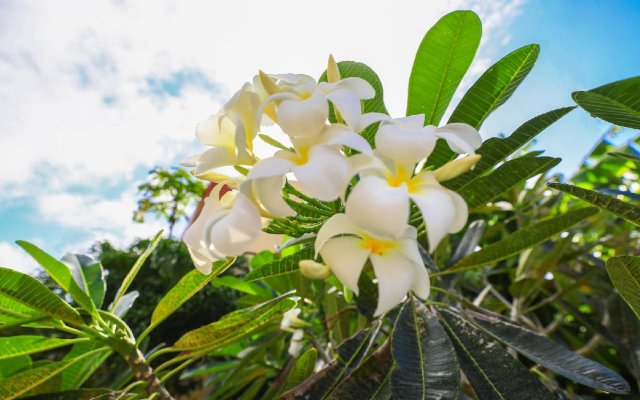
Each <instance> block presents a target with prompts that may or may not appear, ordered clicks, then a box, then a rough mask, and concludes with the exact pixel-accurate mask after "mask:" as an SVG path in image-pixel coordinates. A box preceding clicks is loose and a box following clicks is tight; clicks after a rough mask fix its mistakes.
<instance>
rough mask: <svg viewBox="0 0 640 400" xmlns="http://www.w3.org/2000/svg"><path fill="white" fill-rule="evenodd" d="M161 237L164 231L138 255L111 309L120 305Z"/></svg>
mask: <svg viewBox="0 0 640 400" xmlns="http://www.w3.org/2000/svg"><path fill="white" fill-rule="evenodd" d="M161 239H162V231H160V232H158V233H157V234H156V235H155V236H154V237H153V239H152V240H151V243H150V244H149V247H147V249H146V250H145V251H144V253H142V254H141V255H140V257H138V259H137V260H136V262H135V264H133V267H131V270H130V271H129V273H128V274H127V276H125V277H124V279H123V280H122V284H121V285H120V288H119V289H118V292H117V293H116V296H115V298H114V300H113V303H111V307H110V309H111V310H113V309H114V308H116V307H117V306H118V303H119V302H120V299H121V298H122V296H124V294H125V293H127V290H128V289H129V286H131V284H132V283H133V280H134V279H135V278H136V276H137V275H138V272H140V268H142V265H143V264H144V262H145V261H146V260H147V258H149V256H150V255H151V253H153V250H155V248H156V247H157V246H158V243H160V240H161Z"/></svg>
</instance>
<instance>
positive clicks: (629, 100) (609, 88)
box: [572, 77, 640, 129]
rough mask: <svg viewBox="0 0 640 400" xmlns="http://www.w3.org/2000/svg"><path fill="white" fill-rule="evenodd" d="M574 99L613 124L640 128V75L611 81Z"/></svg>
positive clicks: (587, 109)
mask: <svg viewBox="0 0 640 400" xmlns="http://www.w3.org/2000/svg"><path fill="white" fill-rule="evenodd" d="M572 97H573V100H574V101H575V102H576V103H578V105H579V106H580V107H582V108H584V109H585V110H586V111H587V112H589V113H590V114H591V115H592V116H594V117H597V118H600V119H603V120H605V121H607V122H610V123H612V124H616V125H620V126H626V127H628V128H634V129H640V77H634V78H629V79H624V80H622V81H617V82H613V83H609V84H607V85H604V86H600V87H597V88H595V89H591V90H588V91H584V92H574V93H573V94H572Z"/></svg>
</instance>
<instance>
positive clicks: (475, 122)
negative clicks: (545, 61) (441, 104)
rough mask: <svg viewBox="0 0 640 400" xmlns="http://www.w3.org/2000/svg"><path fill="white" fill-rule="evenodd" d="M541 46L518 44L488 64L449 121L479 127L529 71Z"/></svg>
mask: <svg viewBox="0 0 640 400" xmlns="http://www.w3.org/2000/svg"><path fill="white" fill-rule="evenodd" d="M539 53H540V46H538V45H537V44H530V45H528V46H524V47H521V48H519V49H517V50H515V51H513V52H511V53H509V54H508V55H507V56H505V57H504V58H502V59H501V60H500V61H498V62H497V63H495V64H494V65H493V66H491V67H490V68H489V69H488V70H487V71H486V72H485V73H484V74H482V76H480V78H478V80H477V81H476V83H474V84H473V86H471V88H470V89H469V90H468V91H467V93H466V94H465V95H464V97H463V98H462V100H460V103H459V104H458V107H456V109H455V110H454V111H453V113H452V114H451V118H449V123H452V122H464V123H466V124H469V125H471V126H473V127H475V128H480V125H482V122H483V121H484V120H485V119H486V118H487V117H488V116H489V114H491V113H492V112H493V111H494V110H496V109H497V108H498V107H500V106H501V105H502V104H504V102H505V101H507V99H509V97H511V95H512V94H513V92H514V91H515V90H516V88H517V87H518V86H519V85H520V83H522V81H523V80H524V78H525V77H526V76H527V75H528V74H529V71H531V68H533V66H534V65H535V63H536V60H537V59H538V54H539Z"/></svg>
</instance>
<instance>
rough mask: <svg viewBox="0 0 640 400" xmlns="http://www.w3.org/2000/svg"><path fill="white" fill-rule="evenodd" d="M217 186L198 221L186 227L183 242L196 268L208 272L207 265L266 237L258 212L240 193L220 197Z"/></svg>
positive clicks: (248, 247)
mask: <svg viewBox="0 0 640 400" xmlns="http://www.w3.org/2000/svg"><path fill="white" fill-rule="evenodd" d="M223 186H224V183H219V184H218V185H216V187H215V188H214V189H213V190H212V191H211V193H210V194H209V197H207V198H206V199H205V200H204V207H203V208H202V211H201V212H200V215H199V216H198V218H197V219H196V220H195V221H194V222H193V224H191V226H189V228H187V230H186V231H185V233H184V237H183V241H184V243H185V244H186V245H187V248H188V250H189V254H191V258H192V259H193V262H194V264H195V266H196V268H197V269H198V270H199V271H200V272H202V273H203V274H209V273H210V272H211V264H212V263H213V262H214V261H218V260H222V259H224V258H226V257H228V256H238V255H241V254H243V253H245V252H246V251H248V249H250V248H251V246H252V245H253V243H254V242H255V241H256V240H258V239H259V238H260V236H261V235H266V233H264V232H262V220H261V217H260V213H259V212H258V210H257V209H256V207H255V205H254V204H253V202H251V200H250V199H248V198H247V197H246V196H245V195H244V194H242V193H239V192H237V191H229V192H227V193H225V194H224V195H223V196H222V198H220V191H221V190H222V187H223Z"/></svg>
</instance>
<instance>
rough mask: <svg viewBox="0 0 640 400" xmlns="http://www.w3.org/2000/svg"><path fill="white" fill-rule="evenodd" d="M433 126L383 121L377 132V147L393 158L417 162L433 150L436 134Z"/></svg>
mask: <svg viewBox="0 0 640 400" xmlns="http://www.w3.org/2000/svg"><path fill="white" fill-rule="evenodd" d="M434 130H435V128H434V127H433V126H425V127H422V126H421V127H419V128H405V127H402V126H401V125H397V124H393V123H382V124H381V125H380V127H379V128H378V132H377V133H376V149H377V150H378V151H379V152H380V153H382V154H383V155H384V156H385V157H388V158H390V159H392V160H398V161H400V160H401V161H402V162H407V163H412V164H416V163H417V162H419V161H420V160H422V159H423V158H425V157H426V156H428V155H429V154H431V152H432V151H433V148H434V146H435V144H436V136H435V134H434Z"/></svg>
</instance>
